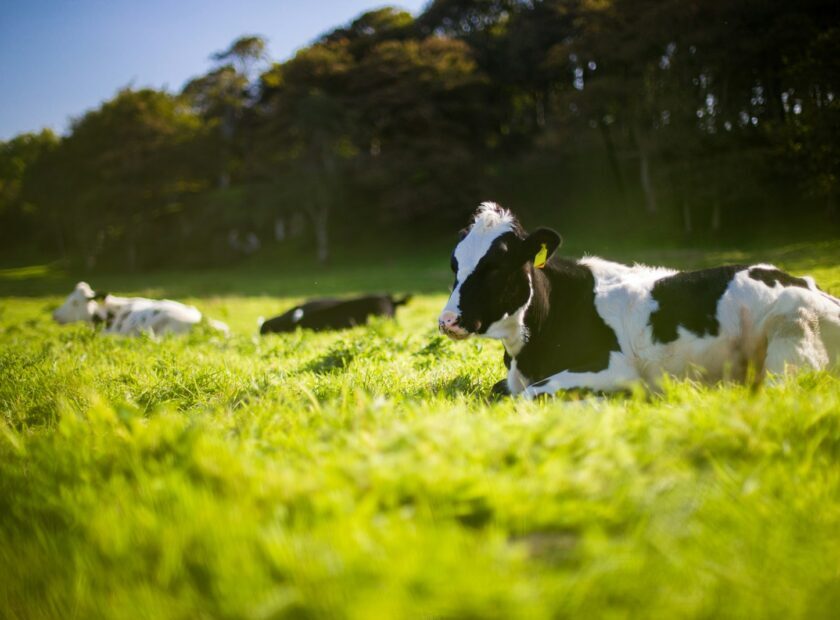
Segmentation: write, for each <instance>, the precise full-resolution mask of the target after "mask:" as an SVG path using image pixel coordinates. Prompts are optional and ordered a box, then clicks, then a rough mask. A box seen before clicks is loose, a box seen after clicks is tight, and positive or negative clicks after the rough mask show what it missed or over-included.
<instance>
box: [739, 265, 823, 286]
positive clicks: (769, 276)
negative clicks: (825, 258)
mask: <svg viewBox="0 0 840 620" xmlns="http://www.w3.org/2000/svg"><path fill="white" fill-rule="evenodd" d="M750 277H751V278H752V279H753V280H758V281H759V282H764V284H766V285H767V286H769V287H770V288H773V287H774V286H776V283H779V284H781V285H782V286H798V287H799V288H809V286H808V282H806V281H805V280H804V279H802V278H797V277H794V276H792V275H789V274H787V273H785V272H784V271H779V270H778V269H764V268H763V267H753V268H752V269H750Z"/></svg>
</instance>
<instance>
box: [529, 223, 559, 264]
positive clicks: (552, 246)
mask: <svg viewBox="0 0 840 620" xmlns="http://www.w3.org/2000/svg"><path fill="white" fill-rule="evenodd" d="M562 244H563V239H562V238H561V237H560V235H558V234H557V233H556V232H554V231H553V230H551V229H550V228H538V229H536V230H535V231H534V232H532V233H531V234H530V235H528V236H527V237H525V239H523V240H522V246H521V247H522V249H521V258H522V261H523V262H532V263H534V264H535V266H537V267H542V266H543V265H544V264H545V262H546V261H547V260H548V259H549V258H551V257H552V256H553V255H554V253H555V252H556V251H557V248H559V247H560V246H561V245H562Z"/></svg>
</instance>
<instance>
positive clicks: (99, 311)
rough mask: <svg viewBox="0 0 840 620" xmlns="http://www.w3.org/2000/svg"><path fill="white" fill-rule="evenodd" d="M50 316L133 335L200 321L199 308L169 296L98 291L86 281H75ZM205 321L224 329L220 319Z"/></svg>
mask: <svg viewBox="0 0 840 620" xmlns="http://www.w3.org/2000/svg"><path fill="white" fill-rule="evenodd" d="M53 319H54V320H55V321H56V322H57V323H61V324H65V323H74V322H77V321H84V322H87V323H94V324H101V325H103V327H104V331H105V333H108V334H121V335H124V336H137V335H139V334H141V333H148V334H150V335H153V336H159V335H162V334H166V333H173V334H182V333H185V332H188V331H189V330H190V329H191V328H192V327H193V326H194V325H196V324H198V323H199V322H200V321H201V312H199V310H198V308H195V307H193V306H186V305H184V304H182V303H179V302H177V301H171V300H169V299H160V300H158V299H146V298H144V297H117V296H115V295H110V294H108V293H98V292H96V291H94V290H93V289H92V288H91V287H90V285H89V284H88V283H87V282H79V283H78V284H76V288H74V289H73V292H72V293H70V295H68V296H67V299H66V300H65V301H64V304H62V306H61V307H60V308H58V309H56V310H55V311H54V312H53ZM208 324H209V325H210V327H212V328H213V329H216V330H218V331H221V332H223V333H228V326H227V325H225V324H224V323H222V322H221V321H214V320H213V319H208Z"/></svg>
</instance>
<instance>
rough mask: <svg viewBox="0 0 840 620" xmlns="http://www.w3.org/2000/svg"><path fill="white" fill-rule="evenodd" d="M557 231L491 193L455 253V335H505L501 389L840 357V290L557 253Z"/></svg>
mask: <svg viewBox="0 0 840 620" xmlns="http://www.w3.org/2000/svg"><path fill="white" fill-rule="evenodd" d="M559 245H560V237H559V235H558V234H557V233H556V232H554V231H553V230H549V229H547V228H540V229H537V230H535V231H534V232H533V233H531V234H530V235H529V234H526V233H525V231H524V230H523V229H522V227H521V226H520V224H519V222H518V221H517V219H516V217H514V215H513V214H512V213H511V212H510V211H507V210H505V209H503V208H501V207H499V206H498V205H496V204H494V203H484V204H482V205H481V207H479V209H478V211H477V212H476V213H475V216H474V218H473V222H472V224H471V225H470V226H469V228H468V229H466V230H465V231H464V232H463V233H462V237H461V240H460V241H459V243H458V244H457V245H456V246H455V250H454V251H453V253H452V271H453V272H454V274H455V284H454V287H453V289H452V295H451V296H450V298H449V301H448V303H447V304H446V307H445V308H444V310H443V312H442V313H441V315H440V318H439V320H438V325H439V328H440V330H441V332H443V333H444V334H446V335H447V336H449V337H450V338H453V339H462V338H467V337H469V336H470V335H472V334H478V335H482V336H486V337H489V338H496V339H499V340H501V341H502V342H503V343H504V347H505V365H506V366H507V368H508V376H507V379H506V380H505V381H501V382H499V383H498V384H497V385H496V386H495V387H494V391H495V392H502V393H509V394H522V395H524V396H525V397H529V398H530V397H534V396H537V395H539V394H553V393H555V392H557V391H559V390H568V389H575V388H581V389H588V390H594V391H598V392H612V391H619V390H623V389H626V388H627V387H628V386H631V385H632V384H634V383H637V382H643V383H646V384H648V385H654V386H655V385H657V383H658V382H659V381H660V379H661V378H662V376H663V375H672V376H675V377H692V378H697V379H701V380H705V381H708V382H714V381H717V380H720V379H734V380H745V379H747V378H748V377H751V376H752V377H756V378H761V377H763V376H764V374H765V373H773V374H782V373H784V372H785V371H787V370H789V369H797V368H807V369H823V368H826V367H828V366H829V365H831V364H833V363H835V362H837V360H838V357H840V300H838V299H836V298H834V297H832V296H831V295H828V294H827V293H824V292H823V291H821V290H820V289H819V288H818V287H817V286H816V284H815V283H814V280H813V279H811V278H807V277H805V278H798V277H793V276H790V275H788V274H786V273H783V272H782V271H779V270H778V269H776V268H775V267H773V266H772V265H752V266H749V265H732V266H726V267H715V268H712V269H703V270H701V271H692V272H677V271H673V270H670V269H664V268H652V267H645V266H643V265H634V266H632V267H631V266H626V265H621V264H618V263H613V262H609V261H606V260H601V259H600V258H595V257H589V258H583V259H580V260H565V259H561V258H552V256H553V254H554V252H555V250H557V248H558V247H559Z"/></svg>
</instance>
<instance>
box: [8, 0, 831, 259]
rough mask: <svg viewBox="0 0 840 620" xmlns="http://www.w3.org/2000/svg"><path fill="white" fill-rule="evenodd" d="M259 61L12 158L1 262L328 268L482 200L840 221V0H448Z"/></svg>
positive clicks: (125, 100)
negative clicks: (250, 258)
mask: <svg viewBox="0 0 840 620" xmlns="http://www.w3.org/2000/svg"><path fill="white" fill-rule="evenodd" d="M265 49H266V43H265V40H264V39H262V38H261V37H259V36H253V35H250V36H244V37H241V38H240V39H238V40H236V41H234V42H233V43H232V44H231V46H230V47H229V48H228V49H226V50H223V51H221V52H218V53H216V54H214V55H213V59H214V60H215V61H216V63H217V65H216V66H215V67H214V68H213V69H212V70H211V71H209V72H208V73H207V74H206V75H203V76H198V77H196V78H195V79H193V80H191V81H190V82H189V83H188V84H187V85H186V86H185V87H184V88H183V91H182V92H181V93H180V94H179V95H178V96H171V95H168V94H165V93H157V92H153V91H148V90H144V91H138V92H132V91H123V92H121V93H119V94H118V95H117V96H116V97H115V98H114V99H113V100H111V101H109V102H106V103H105V104H103V106H102V107H101V108H100V109H97V110H94V111H91V112H89V113H87V114H86V115H85V116H83V117H82V118H80V119H78V120H77V121H76V123H75V124H74V126H73V129H72V131H71V133H70V135H68V136H67V137H65V138H63V139H61V140H56V139H54V137H50V136H47V135H42V136H40V137H31V136H30V137H26V136H22V137H19V138H16V139H15V140H13V141H11V142H9V143H8V144H5V145H3V148H2V149H0V230H3V231H4V232H3V234H5V235H6V237H5V238H6V239H7V240H8V241H9V243H8V244H7V245H8V247H9V248H10V250H9V252H10V253H12V252H14V253H20V252H21V251H22V249H23V246H24V245H26V246H27V247H28V248H29V252H30V253H39V254H41V255H43V254H48V255H50V256H51V257H59V256H61V257H64V258H71V259H77V260H82V261H85V262H86V263H87V264H88V266H93V265H95V264H101V263H102V262H103V260H106V261H107V262H108V263H109V264H111V265H113V264H117V265H122V266H126V267H130V268H145V267H154V266H157V265H160V264H161V263H164V262H166V261H170V262H171V261H173V260H175V261H177V262H179V263H191V264H198V263H204V264H214V263H219V262H229V261H230V260H233V259H235V258H237V257H242V256H243V255H247V254H249V253H253V252H256V251H257V250H259V249H261V248H263V249H264V248H266V247H267V246H269V245H272V244H274V243H276V242H277V241H278V240H279V241H282V242H283V243H287V244H291V245H296V244H297V247H298V249H299V248H301V247H306V248H307V251H308V252H310V253H312V254H314V255H315V256H316V257H317V259H318V260H319V261H320V262H327V261H328V260H329V258H330V254H331V248H332V246H333V245H334V244H335V243H339V244H345V243H347V240H348V239H357V240H358V239H359V234H360V233H364V234H367V235H369V236H370V237H376V236H377V235H380V236H381V233H383V232H387V233H389V234H394V233H397V234H399V233H407V234H408V235H412V236H416V235H420V234H423V233H438V232H439V231H441V230H449V229H450V228H452V227H453V226H456V225H458V224H460V223H462V222H463V221H464V219H465V217H466V216H467V215H468V214H469V212H470V211H471V209H472V208H474V206H475V205H476V204H477V203H478V202H480V201H482V200H486V199H488V198H495V199H500V200H501V201H503V202H507V203H508V205H509V206H511V207H513V208H515V209H517V210H518V211H520V212H522V213H523V214H524V215H525V216H526V218H525V219H526V220H528V219H529V218H530V217H533V218H534V219H539V220H541V221H543V222H545V223H550V224H555V225H558V226H562V227H563V228H564V230H565V231H566V232H571V231H574V230H582V229H585V228H592V227H593V226H597V227H598V228H599V230H601V231H602V232H603V234H604V235H607V236H612V237H623V236H628V235H632V236H637V237H638V236H644V237H649V238H659V239H662V238H663V237H665V236H668V237H670V238H671V239H674V238H680V239H691V240H692V241H721V240H724V241H725V240H727V239H733V238H743V237H744V236H745V235H746V234H749V235H750V236H755V235H757V234H760V233H764V232H768V233H773V232H775V233H776V234H777V235H778V234H784V235H789V234H796V235H798V236H800V237H808V236H814V235H815V234H820V235H824V236H828V235H832V234H835V233H836V232H837V231H838V229H839V228H838V227H839V226H840V209H838V202H840V179H838V170H840V148H838V146H837V145H838V144H840V83H838V80H839V79H840V78H838V76H840V66H838V58H840V13H839V12H838V9H837V3H836V1H834V0H804V1H803V2H796V3H791V2H789V1H786V0H770V1H768V0H761V1H759V0H735V1H731V2H723V1H720V0H701V1H699V2H691V3H686V2H683V1H679V0H667V1H659V0H598V1H594V0H592V1H590V0H534V1H531V2H524V1H521V0H435V1H434V2H430V3H429V4H428V5H427V7H426V8H425V10H424V11H423V12H422V13H421V14H420V15H418V16H417V17H416V18H414V17H412V16H411V15H410V14H408V13H406V12H404V11H401V10H399V9H396V8H392V7H385V8H381V9H377V10H374V11H370V12H368V13H365V14H363V15H360V16H359V17H358V18H356V19H355V20H353V21H351V22H350V23H348V24H346V25H344V26H340V27H337V28H335V29H333V30H331V31H329V32H328V33H326V34H324V35H323V36H321V37H320V38H319V39H318V40H316V41H315V42H314V43H312V44H311V45H310V46H309V47H306V48H304V49H302V50H300V51H299V52H298V53H297V54H296V55H295V56H294V57H293V58H290V59H288V60H286V61H285V62H282V63H276V64H274V65H271V66H268V63H267V60H268V59H267V58H266V55H265ZM9 231H11V232H9ZM255 240H256V242H255ZM33 242H34V246H33Z"/></svg>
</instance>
